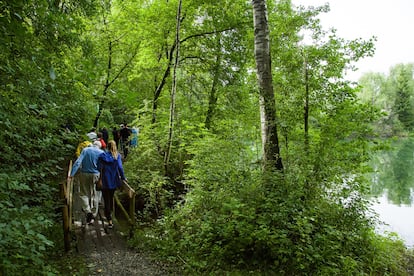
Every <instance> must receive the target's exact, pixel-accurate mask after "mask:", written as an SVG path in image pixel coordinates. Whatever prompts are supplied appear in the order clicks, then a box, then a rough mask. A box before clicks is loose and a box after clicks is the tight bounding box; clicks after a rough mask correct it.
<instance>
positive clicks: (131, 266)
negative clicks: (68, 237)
mask: <svg viewBox="0 0 414 276" xmlns="http://www.w3.org/2000/svg"><path fill="white" fill-rule="evenodd" d="M122 229H127V228H123V227H121V226H120V225H119V224H116V223H114V228H112V229H109V228H108V227H107V224H106V221H102V220H95V222H94V223H93V224H92V225H86V226H84V227H81V226H80V225H79V226H77V225H74V235H73V240H74V242H73V247H74V249H73V250H72V251H73V252H72V253H71V255H72V257H77V258H78V259H81V260H83V261H82V262H83V263H84V268H83V269H81V270H83V271H79V270H77V271H76V272H77V274H76V275H108V276H109V275H116V276H129V275H182V273H180V271H179V269H177V268H176V267H172V266H171V265H169V264H167V263H164V262H162V261H159V260H156V259H154V258H152V257H150V255H149V254H148V253H147V252H139V251H136V250H134V249H133V248H131V247H129V246H128V243H127V234H126V233H125V232H123V231H122ZM126 231H128V230H126ZM78 269H79V268H78ZM71 274H72V275H74V274H73V270H72V273H71Z"/></svg>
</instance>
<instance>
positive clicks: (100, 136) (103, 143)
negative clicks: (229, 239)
mask: <svg viewBox="0 0 414 276" xmlns="http://www.w3.org/2000/svg"><path fill="white" fill-rule="evenodd" d="M97 135H98V141H99V142H101V145H102V147H101V149H103V150H106V143H105V140H104V138H103V134H102V132H98V134H97Z"/></svg>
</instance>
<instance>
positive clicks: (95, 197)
mask: <svg viewBox="0 0 414 276" xmlns="http://www.w3.org/2000/svg"><path fill="white" fill-rule="evenodd" d="M98 179H99V174H92V183H93V184H92V187H91V189H92V197H91V211H92V214H93V216H94V217H97V216H98V212H99V202H100V201H101V198H102V192H101V191H97V190H96V183H97V182H98Z"/></svg>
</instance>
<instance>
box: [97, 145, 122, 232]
mask: <svg viewBox="0 0 414 276" xmlns="http://www.w3.org/2000/svg"><path fill="white" fill-rule="evenodd" d="M98 169H99V171H100V172H101V177H102V196H103V199H104V210H105V217H106V219H107V221H108V227H109V228H112V227H113V223H112V210H113V209H114V206H113V205H114V194H115V190H116V189H117V188H119V187H121V185H122V181H126V178H125V174H124V169H123V167H122V158H121V154H119V152H118V150H117V147H116V143H115V141H114V140H110V141H109V142H108V145H107V151H106V152H104V153H102V154H101V155H100V156H99V162H98Z"/></svg>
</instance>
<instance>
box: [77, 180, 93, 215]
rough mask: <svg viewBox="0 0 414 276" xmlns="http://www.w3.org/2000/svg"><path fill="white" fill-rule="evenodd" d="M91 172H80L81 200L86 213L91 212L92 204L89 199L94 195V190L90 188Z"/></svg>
mask: <svg viewBox="0 0 414 276" xmlns="http://www.w3.org/2000/svg"><path fill="white" fill-rule="evenodd" d="M89 175H90V174H88V173H80V190H79V198H80V200H81V205H82V210H83V211H84V212H86V213H91V205H90V203H89V199H90V198H91V196H92V191H91V189H90V183H89V182H90V177H89Z"/></svg>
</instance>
